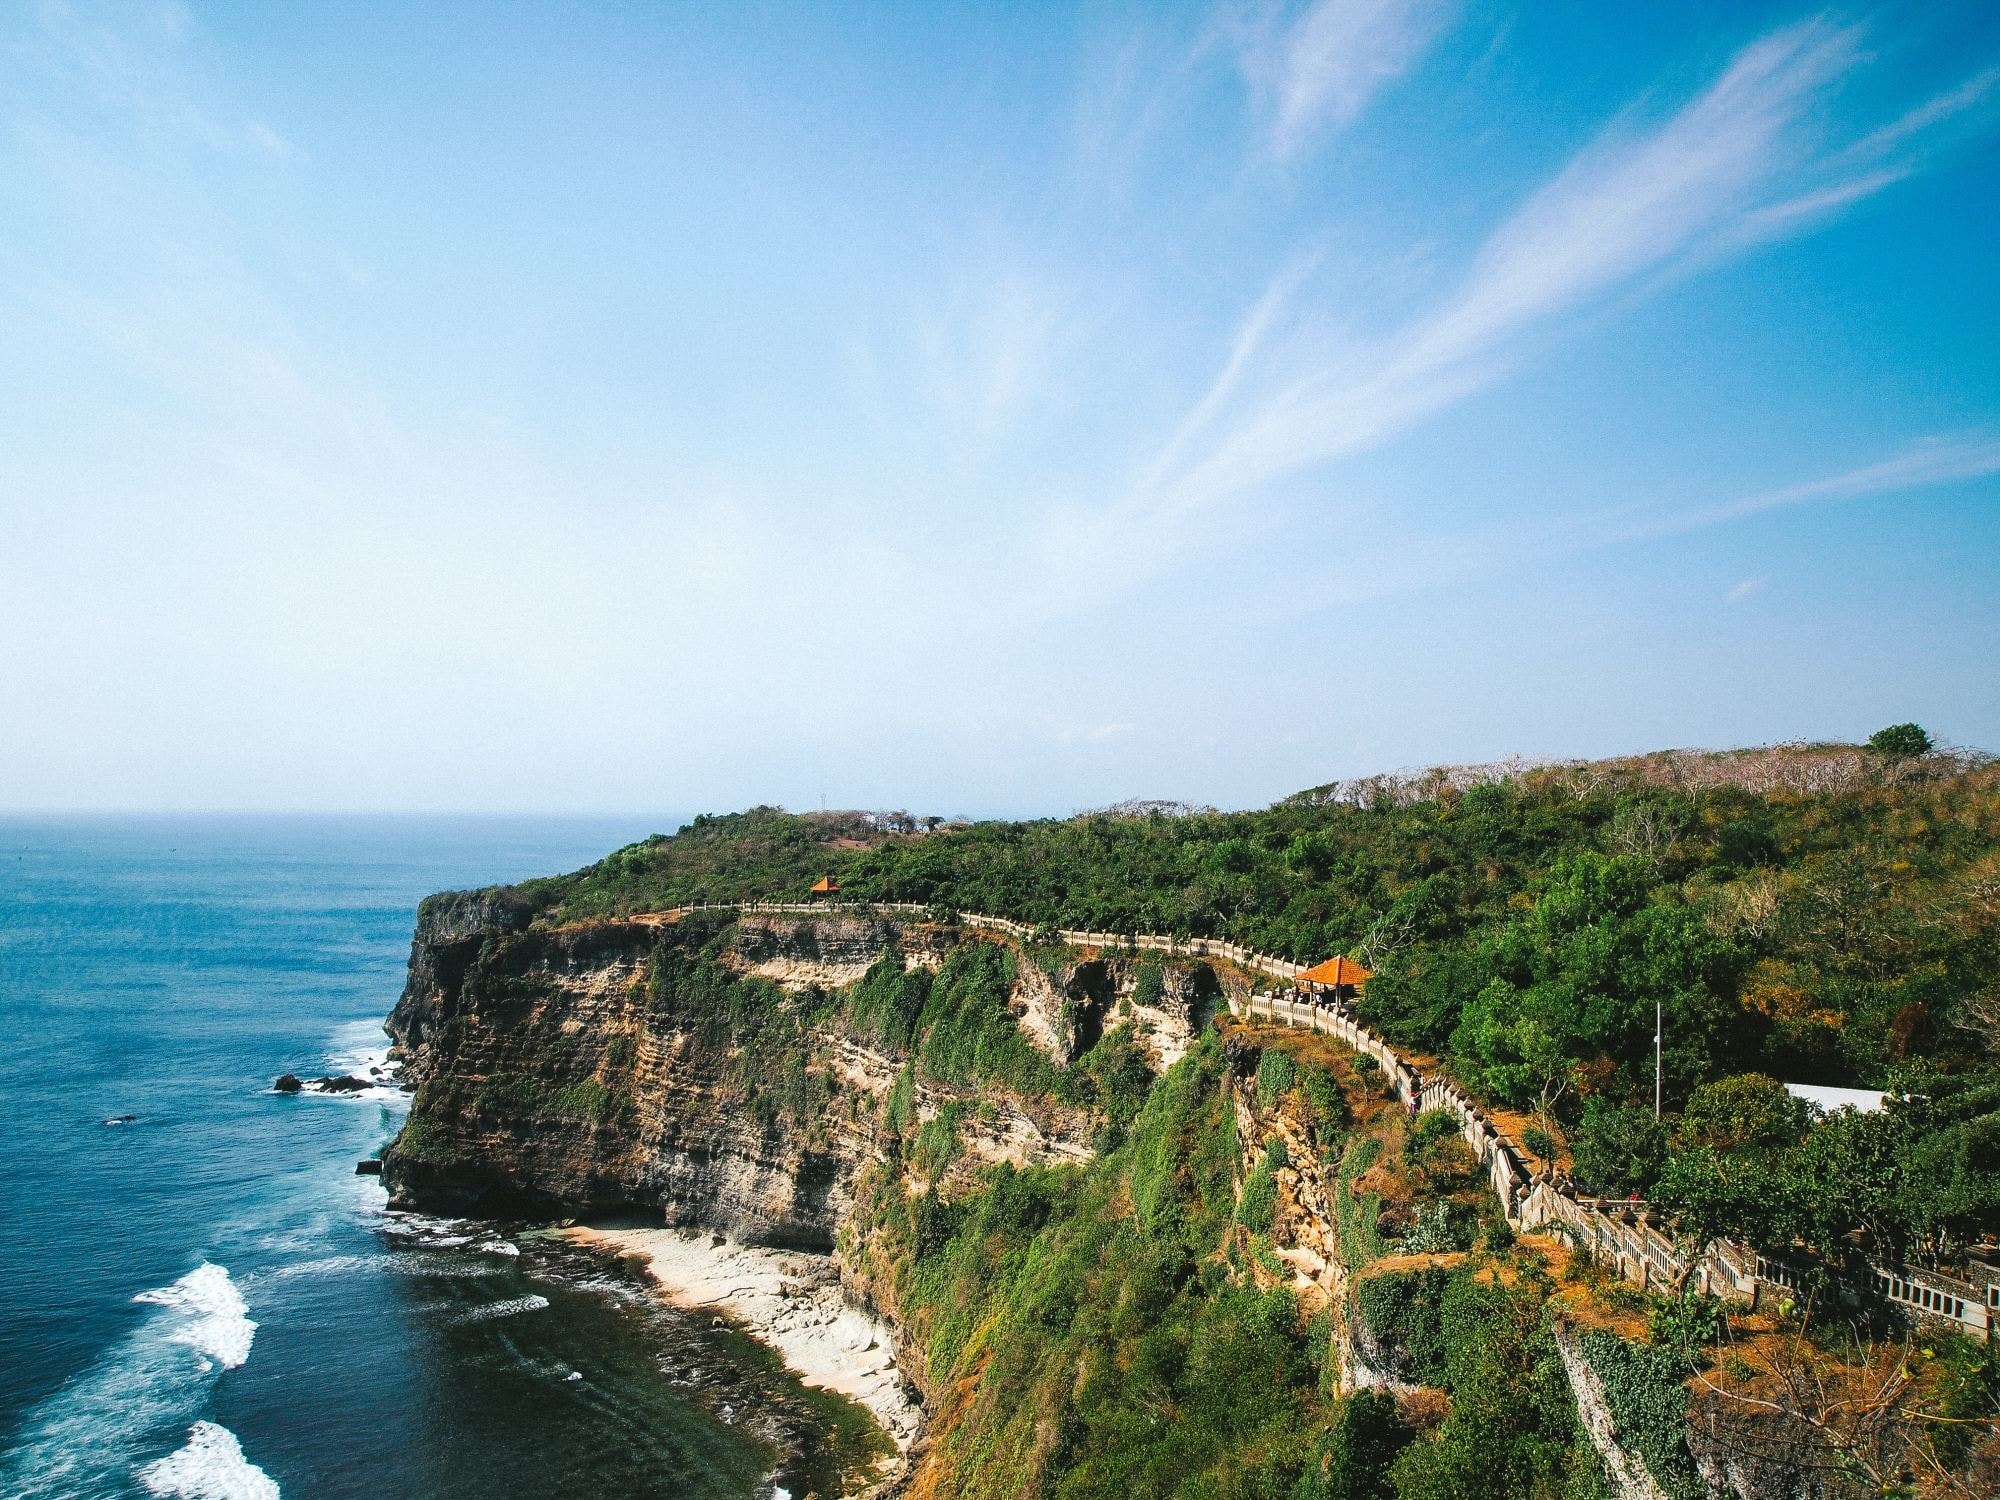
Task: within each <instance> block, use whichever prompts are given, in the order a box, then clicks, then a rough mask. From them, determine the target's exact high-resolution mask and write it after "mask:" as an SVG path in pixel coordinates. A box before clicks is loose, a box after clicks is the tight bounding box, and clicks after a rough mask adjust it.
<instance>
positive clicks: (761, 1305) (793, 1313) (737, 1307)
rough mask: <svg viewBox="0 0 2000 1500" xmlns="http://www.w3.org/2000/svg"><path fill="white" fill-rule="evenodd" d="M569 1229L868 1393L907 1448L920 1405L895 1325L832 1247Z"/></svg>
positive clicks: (818, 1373) (677, 1295)
mask: <svg viewBox="0 0 2000 1500" xmlns="http://www.w3.org/2000/svg"><path fill="white" fill-rule="evenodd" d="M567 1234H568V1235H569V1237H570V1238H572V1239H574V1240H576V1241H577V1242H579V1243H581V1244H586V1245H591V1246H594V1247H596V1248H598V1249H602V1250H610V1251H614V1252H617V1253H619V1254H623V1255H629V1256H633V1257H636V1258H638V1259H639V1260H641V1261H643V1262H644V1263H645V1266H646V1269H647V1272H648V1274H649V1275H650V1276H651V1277H652V1279H653V1282H654V1284H655V1285H656V1286H657V1287H658V1289H659V1292H660V1295H662V1296H663V1297H665V1298H667V1299H668V1300H670V1301H672V1302H674V1303H676V1304H677V1305H679V1306H682V1307H707V1308H713V1309H715V1310H716V1311H717V1312H719V1313H722V1314H723V1315H725V1316H727V1317H728V1318H730V1319H731V1320H733V1321H734V1322H736V1323H738V1324H740V1325H741V1326H742V1328H743V1329H744V1331H745V1332H746V1333H749V1334H750V1335H751V1336H752V1337H753V1338H755V1339H757V1340H758V1342H760V1343H763V1344H766V1345H768V1346H769V1347H770V1348H772V1349H775V1350H776V1351H777V1352H778V1354H779V1356H780V1357H781V1358H783V1360H784V1361H785V1363H786V1365H787V1366H789V1367H790V1368H791V1369H792V1370H793V1372H794V1373H796V1374H797V1375H798V1376H799V1377H800V1378H801V1379H803V1380H804V1381H805V1382H806V1383H807V1384H808V1385H816V1386H820V1387H823V1388H824V1389H826V1390H830V1391H836V1392H838V1393H839V1394H841V1395H843V1396H846V1397H848V1398H849V1399H850V1400H853V1401H858V1402H860V1403H861V1405H863V1406H865V1407H866V1408H867V1409H868V1410H869V1412H870V1413H872V1414H873V1416H874V1417H875V1420H876V1421H878V1422H880V1423H881V1424H882V1427H883V1429H884V1430H885V1431H886V1432H888V1434H889V1435H890V1437H892V1438H893V1439H894V1440H895V1443H896V1447H897V1449H898V1450H900V1451H908V1449H909V1446H910V1443H911V1442H912V1440H914V1438H915V1437H916V1433H917V1426H918V1423H919V1421H920V1419H921V1416H922V1413H921V1410H920V1408H919V1407H918V1406H917V1404H916V1402H915V1401H913V1400H912V1399H911V1398H910V1396H909V1394H908V1392H907V1391H906V1389H905V1387H904V1385H903V1378H902V1375H901V1373H900V1372H899V1371H898V1370H897V1369H896V1364H895V1360H894V1359H893V1358H892V1357H891V1355H890V1335H889V1330H888V1329H887V1328H886V1327H884V1326H883V1325H882V1324H881V1323H879V1322H877V1321H876V1320H875V1319H873V1318H870V1317H869V1316H868V1315H867V1314H866V1313H864V1312H862V1311H861V1310H860V1309H859V1308H857V1307H855V1306H853V1304H851V1303H850V1302H849V1301H848V1300H847V1298H846V1296H845V1295H844V1294H843V1293H842V1291H841V1289H840V1277H839V1274H838V1273H837V1272H836V1271H835V1270H834V1269H833V1266H832V1264H831V1262H830V1261H829V1260H828V1259H827V1258H826V1257H825V1256H821V1255H810V1254H806V1253H803V1252H799V1251H790V1250H766V1249H762V1248H759V1247H757V1246H754V1245H744V1244H739V1243H738V1242H736V1241H735V1240H731V1239H725V1238H723V1237H722V1236H720V1235H714V1234H710V1233H709V1232H708V1231H706V1230H699V1231H696V1230H680V1229H665V1228H661V1229H589V1228H577V1229H571V1230H569V1231H567ZM718 1242H719V1243H718Z"/></svg>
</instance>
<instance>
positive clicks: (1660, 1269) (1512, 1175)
mask: <svg viewBox="0 0 2000 1500" xmlns="http://www.w3.org/2000/svg"><path fill="white" fill-rule="evenodd" d="M935 910H937V908H936V907H933V906H928V905H925V904H923V903H920V902H914V901H832V900H821V901H738V902H704V903H701V904H698V905H693V906H680V907H672V908H669V909H666V910H663V911H656V912H644V913H638V914H634V915H632V916H629V917H626V918H625V919H624V920H626V921H631V922H637V923H641V924H644V925H647V926H661V925H665V924H668V923H672V922H677V921H679V920H680V919H681V918H682V917H684V916H688V915H691V914H693V913H695V912H702V911H729V912H735V913H739V914H752V915H754V914H758V913H771V914H773V915H778V914H820V915H828V914H833V913H860V914H867V913H873V912H894V913H897V914H898V915H901V916H917V917H923V916H925V915H927V914H929V913H931V912H933V911H935ZM955 915H956V917H957V919H958V921H959V922H960V923H961V924H962V925H964V926H966V927H970V928H973V929H975V930H977V931H983V932H991V933H997V934H1000V935H1003V936H1006V937H1010V938H1014V939H1016V940H1017V941H1026V940H1028V939H1030V938H1032V937H1034V936H1035V935H1036V933H1037V932H1038V931H1044V932H1047V935H1049V936H1052V937H1053V938H1055V939H1056V940H1057V941H1059V942H1061V943H1063V944H1064V945H1066V946H1068V947H1072V948H1080V949H1095V950H1098V951H1099V952H1104V951H1113V952H1123V953H1159V954H1163V955H1165V956H1167V957H1170V958H1182V959H1192V960H1198V961H1209V960H1216V959H1220V960H1222V961H1224V962H1226V963H1230V964H1233V965H1235V966H1236V967H1237V968H1239V969H1242V970H1244V971H1245V972H1247V973H1250V974H1261V975H1263V976H1265V977H1266V978H1269V979H1273V980H1276V981H1278V983H1279V986H1280V987H1279V988H1276V989H1271V990H1253V991H1252V992H1251V993H1249V994H1248V995H1243V996H1236V995H1232V996H1231V997H1230V1001H1229V1004H1230V1010H1231V1012H1232V1014H1234V1015H1235V1016H1237V1017H1238V1018H1239V1019H1241V1020H1244V1021H1253V1020H1257V1019H1263V1020H1268V1021H1270V1022H1273V1023H1275V1024H1278V1025H1283V1026H1294V1027H1302V1028H1305V1029H1308V1030H1312V1031H1317V1032H1320V1033H1322V1034H1324V1035H1327V1036H1331V1037H1334V1038H1336V1039H1338V1040H1339V1041H1341V1042H1342V1043H1344V1044H1345V1045H1346V1046H1348V1047H1350V1048H1352V1049H1353V1050H1354V1051H1355V1052H1356V1053H1358V1054H1361V1055H1364V1056H1367V1057H1369V1058H1372V1059H1373V1060H1374V1061H1375V1063H1376V1065H1377V1066H1378V1067H1379V1068H1380V1069H1381V1070H1382V1075H1383V1079H1384V1081H1385V1082H1386V1084H1387V1085H1388V1086H1389V1088H1390V1089H1391V1090H1393V1092H1394V1094H1395V1097H1396V1098H1397V1100H1398V1101H1399V1102H1401V1103H1402V1104H1403V1105H1404V1106H1406V1107H1408V1108H1411V1109H1412V1110H1413V1111H1414V1112H1425V1111H1430V1110H1442V1111H1444V1112H1445V1113H1446V1114H1448V1115H1450V1116H1451V1117H1452V1118H1453V1119H1454V1120H1455V1121H1456V1122H1457V1123H1458V1127H1459V1134H1460V1135H1461V1136H1462V1137H1463V1138H1464V1140H1465V1142H1466V1144H1467V1145H1468V1146H1470V1147H1471V1148H1472V1152H1473V1155H1474V1157H1475V1159H1476V1160H1477V1161H1478V1163H1479V1166H1480V1169H1481V1170H1482V1171H1484V1172H1485V1173H1486V1176H1487V1180H1488V1182H1489V1183H1490V1184H1491V1186H1492V1188H1493V1192H1494V1194H1495V1196H1496V1197H1498V1199H1499V1200H1500V1205H1501V1209H1502V1211H1503V1212H1504V1213H1505V1214H1506V1216H1507V1222H1508V1223H1509V1224H1510V1225H1512V1226H1513V1227H1514V1228H1515V1229H1516V1230H1517V1231H1519V1232H1522V1233H1541V1234H1554V1235H1557V1236H1560V1237H1561V1238H1563V1239H1566V1240H1567V1241H1568V1242H1569V1243H1570V1244H1571V1245H1572V1246H1574V1247H1575V1248H1576V1249H1578V1250H1580V1251H1582V1252H1583V1253H1585V1254H1587V1255H1588V1256H1590V1257H1591V1259H1593V1260H1595V1261H1597V1262H1598V1263H1599V1264H1601V1265H1603V1266H1605V1267H1606V1268H1607V1269H1609V1270H1612V1271H1614V1272H1615V1273H1616V1274H1617V1275H1619V1276H1621V1277H1623V1278H1625V1279H1627V1280H1630V1281H1634V1282H1636V1283H1638V1284H1639V1285H1640V1286H1641V1287H1653V1286H1668V1287H1679V1286H1688V1287H1691V1288H1692V1289H1694V1290H1696V1291H1701V1292H1708V1293H1713V1294H1715V1295H1717V1296H1720V1297H1723V1298H1726V1299H1728V1300H1730V1301H1736V1302H1748V1303H1750V1304H1751V1305H1752V1306H1753V1307H1754V1306H1756V1305H1757V1303H1758V1302H1759V1300H1760V1299H1761V1298H1762V1297H1764V1296H1766V1295H1769V1294H1772V1293H1776V1294H1778V1295H1784V1294H1786V1293H1789V1292H1793V1291H1798V1290H1800V1289H1801V1288H1802V1287H1803V1284H1804V1273H1803V1271H1802V1269H1801V1268H1800V1267H1798V1266H1795V1265H1792V1264H1789V1263H1787V1262H1786V1261H1784V1260H1783V1259H1781V1258H1779V1257H1776V1256H1771V1255H1766V1254H1760V1253H1759V1252H1758V1251H1757V1250H1756V1249H1755V1248H1754V1247H1751V1246H1748V1245H1738V1244H1729V1243H1718V1244H1714V1245H1711V1246H1709V1247H1707V1248H1706V1250H1705V1251H1703V1253H1702V1254H1701V1256H1700V1257H1699V1259H1697V1260H1694V1261H1693V1262H1692V1264H1691V1263H1690V1258H1689V1255H1688V1253H1687V1251H1686V1250H1685V1249H1684V1248H1683V1247H1682V1246H1680V1245H1678V1244H1677V1243H1676V1242H1675V1241H1674V1239H1673V1238H1672V1236H1671V1235H1670V1234H1668V1232H1667V1229H1666V1224H1665V1221H1664V1219H1663V1217H1662V1216H1661V1215H1660V1214H1659V1213H1658V1212H1657V1211H1656V1210H1654V1209H1653V1208H1652V1207H1651V1206H1650V1205H1648V1204H1645V1203H1642V1202H1638V1201H1635V1200H1624V1199H1615V1198H1597V1197H1592V1196H1589V1195H1587V1194H1582V1193H1580V1192H1579V1191H1578V1190H1577V1189H1576V1188H1575V1186H1574V1185H1573V1184H1571V1183H1569V1182H1567V1181H1566V1180H1564V1179H1562V1178H1560V1177H1558V1176H1557V1174H1556V1173H1555V1172H1554V1171H1553V1170H1551V1169H1550V1168H1549V1167H1548V1166H1546V1165H1543V1164H1540V1163H1538V1162H1537V1161H1536V1159H1535V1158H1534V1157H1533V1156H1532V1155H1531V1154H1530V1153H1529V1152H1528V1151H1527V1149H1526V1148H1525V1147H1524V1146H1523V1145H1521V1143H1520V1142H1519V1140H1518V1139H1516V1138H1515V1137H1514V1136H1512V1135H1510V1134H1508V1133H1506V1132H1503V1130H1502V1129H1501V1128H1500V1126H1499V1124H1497V1123H1496V1122H1495V1120H1494V1119H1493V1118H1492V1116H1491V1115H1489V1114H1488V1113H1487V1111H1485V1110H1484V1109H1482V1108H1481V1107H1480V1105H1479V1104H1478V1103H1476V1102H1475V1101H1474V1100H1473V1098H1472V1097H1471V1095H1470V1094H1468V1093H1467V1092H1466V1091H1465V1090H1464V1089H1462V1088H1461V1087H1459V1085H1458V1084H1456V1083H1454V1082H1452V1081H1451V1080H1450V1079H1448V1078H1446V1077H1444V1076H1442V1074H1441V1073H1440V1072H1439V1071H1438V1070H1437V1069H1436V1068H1435V1066H1433V1067H1431V1068H1430V1069H1429V1070H1428V1071H1426V1070H1425V1069H1424V1068H1423V1067H1422V1066H1420V1065H1419V1061H1418V1060H1413V1059H1411V1058H1409V1057H1406V1056H1405V1055H1404V1054H1402V1053H1400V1052H1398V1051H1397V1050H1396V1049H1395V1048H1393V1047H1391V1046H1390V1045H1389V1044H1388V1043H1387V1042H1386V1041H1384V1040H1383V1039H1382V1038H1381V1037H1379V1036H1377V1035H1376V1034H1375V1033H1374V1032H1373V1031H1372V1030H1370V1029H1369V1028H1368V1027H1367V1026H1366V1025H1364V1024H1363V1023H1362V1022H1361V1020H1360V1018H1359V1017H1358V1016H1357V1015H1356V1014H1355V1012H1354V1010H1353V1008H1352V1006H1350V1005H1347V1004H1345V1003H1335V1004H1324V1003H1321V1002H1319V1001H1317V1000H1314V999H1310V998H1308V997H1307V996H1306V995H1305V994H1304V993H1302V992H1301V991H1300V990H1299V989H1298V988H1297V987H1296V981H1297V980H1298V978H1299V976H1300V975H1301V974H1303V973H1305V972H1306V966H1305V965H1303V964H1295V963H1292V962H1290V961H1289V960H1286V959H1282V958H1276V957H1274V956H1272V955H1270V954H1267V953H1258V952H1256V951H1255V950H1253V949H1249V948H1245V947H1243V946H1242V945H1241V944H1237V943H1230V942H1225V941H1223V940H1221V939H1218V938H1175V937H1168V936H1164V935H1161V934H1158V933H1115V932H1090V931H1085V930H1079V929H1072V928H1057V929H1054V930H1052V931H1049V930H1047V929H1040V928H1037V927H1036V926H1035V925H1034V924H1032V923H1028V922H1017V921H1014V920H1012V919H1010V918H1007V917H996V916H989V915H987V914H985V913H981V912H967V911H961V912H957V913H955ZM1980 1270H1981V1268H1975V1274H1980ZM1868 1277H1869V1280H1870V1281H1871V1282H1872V1284H1873V1289H1874V1291H1875V1292H1876V1293H1877V1294H1878V1295H1879V1296H1881V1297H1883V1298H1885V1299H1886V1300H1888V1301H1889V1302H1892V1303H1895V1304H1897V1305H1899V1306H1901V1307H1903V1308H1904V1309H1906V1310H1907V1311H1908V1312H1909V1313H1910V1314H1912V1315H1914V1316H1918V1317H1934V1318H1943V1319H1946V1320H1949V1321H1951V1322H1954V1323H1957V1324H1959V1325H1961V1326H1962V1327H1964V1328H1966V1329H1968V1330H1969V1331H1971V1332H1973V1333H1976V1334H1978V1335H1980V1336H1981V1337H1983V1338H1988V1339H1990V1338H1991V1337H1992V1336H1993V1333H1994V1331H1995V1328H1996V1327H2000V1267H1991V1266H1987V1267H1984V1268H1983V1275H1982V1277H1981V1280H1979V1281H1973V1280H1968V1279H1965V1278H1963V1277H1959V1276H1954V1275H1949V1274H1947V1273H1945V1272H1943V1271H1940V1270H1936V1269H1931V1268H1919V1267H1912V1266H1883V1265H1873V1264H1871V1266H1870V1267H1869V1271H1868Z"/></svg>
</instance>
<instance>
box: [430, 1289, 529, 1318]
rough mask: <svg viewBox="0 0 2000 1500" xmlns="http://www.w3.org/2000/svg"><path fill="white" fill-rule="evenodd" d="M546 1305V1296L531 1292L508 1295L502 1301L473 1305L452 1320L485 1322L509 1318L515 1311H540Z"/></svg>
mask: <svg viewBox="0 0 2000 1500" xmlns="http://www.w3.org/2000/svg"><path fill="white" fill-rule="evenodd" d="M548 1305H549V1299H548V1298H546V1297H543V1296H541V1295H539V1294H537V1293H533V1292H531V1293H529V1294H528V1295H527V1296H525V1297H509V1298H507V1299H506V1300H505V1301H503V1302H489V1303H487V1304H486V1305H485V1306H484V1307H475V1308H473V1309H472V1310H471V1311H470V1312H465V1313H460V1314H459V1315H458V1317H456V1318H454V1319H453V1320H452V1321H453V1322H455V1323H486V1322H490V1321H491V1320H492V1319H494V1318H511V1317H513V1316H514V1315H515V1314H516V1313H524V1312H540V1311H541V1310H542V1309H543V1308H545V1307H547V1306H548Z"/></svg>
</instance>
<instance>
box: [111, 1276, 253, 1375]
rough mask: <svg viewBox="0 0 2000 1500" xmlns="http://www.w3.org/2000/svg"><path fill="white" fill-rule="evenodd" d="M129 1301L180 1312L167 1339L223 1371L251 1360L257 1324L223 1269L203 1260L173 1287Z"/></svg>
mask: <svg viewBox="0 0 2000 1500" xmlns="http://www.w3.org/2000/svg"><path fill="white" fill-rule="evenodd" d="M132 1300H133V1301H134V1302H151V1303H156V1304H157V1305H159V1306H161V1307H169V1308H172V1309H173V1310H174V1311H175V1312H178V1313H180V1314H181V1315H182V1317H183V1319H184V1321H183V1322H182V1323H181V1324H180V1325H179V1326H178V1327H176V1328H174V1329H173V1330H172V1331H171V1332H170V1333H169V1334H168V1335H167V1337H168V1338H169V1339H171V1340H173V1342H175V1343H177V1344H186V1345H187V1346H188V1347H189V1348H191V1349H194V1350H196V1351H197V1352H198V1353H201V1354H205V1355H207V1356H208V1357H209V1358H210V1359H212V1360H214V1361H215V1362H216V1363H217V1364H219V1365H221V1366H222V1368H223V1369H225V1370H233V1369H235V1368H236V1367H237V1366H238V1365H240V1364H242V1363H243V1361H244V1360H246V1359H248V1358H249V1357H250V1341H251V1340H252V1339H253V1338H255V1337H256V1336H257V1325H256V1324H255V1323H254V1322H252V1321H251V1318H250V1308H249V1305H248V1304H247V1303H245V1302H244V1300H243V1294H242V1293H241V1292H239V1291H237V1290H236V1283H235V1282H233V1281H231V1280H230V1279H229V1272H228V1270H227V1269H226V1268H225V1267H222V1266H218V1265H215V1264H213V1263H211V1262H209V1261H203V1262H202V1263H201V1264H200V1265H198V1266H196V1267H195V1268H194V1269H193V1270H192V1271H190V1272H188V1273H187V1275H185V1276H183V1277H182V1278H181V1279H180V1280H179V1281H176V1282H175V1283H174V1284H173V1285H172V1286H163V1287H155V1288H154V1289H153V1290H152V1291H150V1292H141V1293H139V1295H138V1296H136V1297H134V1298H133V1299H132Z"/></svg>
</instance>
